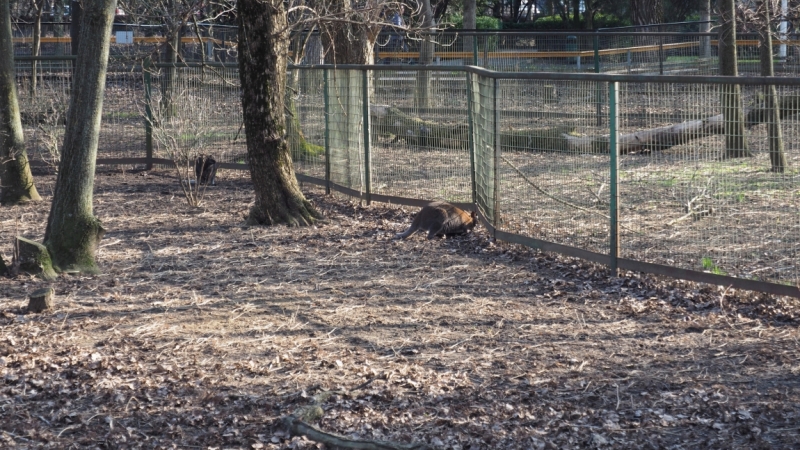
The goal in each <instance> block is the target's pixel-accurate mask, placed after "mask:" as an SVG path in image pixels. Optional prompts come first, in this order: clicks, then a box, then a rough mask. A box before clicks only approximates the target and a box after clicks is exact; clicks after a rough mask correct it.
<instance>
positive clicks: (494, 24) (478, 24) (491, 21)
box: [444, 14, 503, 30]
mask: <svg viewBox="0 0 800 450" xmlns="http://www.w3.org/2000/svg"><path fill="white" fill-rule="evenodd" d="M444 22H445V24H446V25H447V26H448V28H458V29H461V28H464V17H463V16H462V15H461V14H453V15H451V16H450V17H448V18H447V19H446V20H445V21H444ZM502 25H503V22H501V21H500V19H498V18H496V17H489V16H478V17H476V18H475V28H476V29H478V30H500V29H502Z"/></svg>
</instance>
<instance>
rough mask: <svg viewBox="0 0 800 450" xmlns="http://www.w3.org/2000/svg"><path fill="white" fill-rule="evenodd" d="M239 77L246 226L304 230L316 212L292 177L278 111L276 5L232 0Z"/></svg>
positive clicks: (281, 84)
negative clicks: (246, 169) (248, 188)
mask: <svg viewBox="0 0 800 450" xmlns="http://www.w3.org/2000/svg"><path fill="white" fill-rule="evenodd" d="M237 5H238V10H239V14H238V20H239V78H240V81H241V86H242V115H243V119H244V126H245V136H246V137H247V155H248V159H249V162H250V176H251V178H252V180H253V186H254V189H255V195H256V198H255V204H254V205H253V207H252V208H251V209H250V214H249V216H248V218H247V223H248V224H252V225H276V224H281V223H283V224H288V225H292V226H296V225H310V224H312V223H314V221H315V220H316V219H317V218H319V217H320V216H319V213H318V212H317V211H316V210H315V209H314V207H313V206H312V205H311V203H309V202H308V201H307V200H306V199H305V197H304V196H303V193H302V192H301V191H300V186H299V185H298V183H297V179H296V178H295V173H294V168H293V166H292V157H291V154H290V150H289V142H288V141H287V139H286V120H285V116H284V106H285V100H286V64H287V62H288V57H289V30H288V23H287V17H286V9H285V7H284V4H283V1H282V0H238V2H237Z"/></svg>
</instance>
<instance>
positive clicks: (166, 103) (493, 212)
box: [18, 64, 800, 297]
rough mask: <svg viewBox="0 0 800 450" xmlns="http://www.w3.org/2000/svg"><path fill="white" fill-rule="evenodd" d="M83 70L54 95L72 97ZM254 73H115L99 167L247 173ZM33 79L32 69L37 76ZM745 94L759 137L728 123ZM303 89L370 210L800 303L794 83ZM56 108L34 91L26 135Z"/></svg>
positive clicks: (396, 75)
mask: <svg viewBox="0 0 800 450" xmlns="http://www.w3.org/2000/svg"><path fill="white" fill-rule="evenodd" d="M44 67H45V66H44V65H42V69H43V70H44ZM70 67H71V66H70V65H63V64H62V65H60V66H56V65H54V66H53V67H51V68H48V69H47V71H46V72H44V75H41V78H40V79H39V80H38V81H39V83H38V84H37V86H39V88H40V89H43V90H44V89H50V90H52V92H54V93H55V92H59V93H63V95H64V96H67V97H68V93H69V84H70V83H69V81H70V77H71V73H70ZM236 70H237V69H236V67H235V66H233V67H232V66H230V65H224V64H207V65H200V64H178V65H166V64H145V65H143V66H139V67H138V68H137V67H128V68H126V69H125V71H124V72H122V74H120V75H114V76H111V77H109V80H110V81H109V86H111V87H113V89H107V91H106V97H107V98H106V102H105V105H104V106H105V107H106V108H105V110H104V113H103V114H104V115H103V117H104V119H106V118H111V120H104V123H103V129H102V132H101V143H100V153H99V154H100V160H99V161H98V163H101V164H136V165H140V166H145V167H146V166H152V165H153V164H169V163H170V162H171V158H172V156H171V155H170V152H175V151H176V149H182V150H180V151H185V152H188V153H189V154H195V153H197V154H210V155H213V156H214V157H215V158H216V159H217V160H218V161H220V162H221V166H222V167H223V168H228V169H246V168H247V165H246V160H247V158H246V149H245V142H244V132H243V130H242V129H241V127H242V122H241V111H240V110H241V108H240V106H239V95H240V88H239V85H238V76H237V73H236ZM30 76H31V75H30V73H28V72H26V71H25V68H24V67H22V70H20V69H18V77H19V79H20V83H23V82H24V80H25V79H26V78H29V77H30ZM37 76H39V75H37ZM732 83H735V84H736V85H738V86H739V87H740V89H739V90H740V91H741V94H740V103H741V105H742V117H743V118H742V126H741V127H731V126H726V122H727V123H731V122H736V120H735V119H734V117H736V116H734V115H731V113H730V111H729V109H730V108H728V107H726V106H725V105H726V103H725V102H726V101H727V100H725V99H726V98H729V94H726V93H727V92H730V91H731V89H730V87H731V86H732V85H733V84H732ZM289 85H290V89H289V92H288V93H287V102H286V111H287V113H286V114H287V129H288V130H289V132H288V134H287V136H288V137H289V138H290V140H291V148H292V153H293V159H294V162H295V169H296V171H297V174H298V178H299V179H301V180H302V181H304V182H308V183H312V184H317V185H320V186H322V187H324V188H326V189H327V190H328V191H329V192H331V191H335V192H340V193H344V194H346V195H350V196H354V197H358V198H362V199H364V200H365V201H367V202H370V201H381V202H392V203H397V204H407V205H422V204H424V203H425V202H427V201H432V200H446V201H450V202H454V203H457V204H461V205H464V206H467V207H475V208H477V209H478V211H479V213H480V217H481V219H482V223H483V225H484V226H485V227H486V229H487V230H488V234H489V235H490V236H492V237H494V238H496V239H499V240H502V241H507V242H513V243H519V244H523V245H527V246H530V247H535V248H540V249H544V250H547V251H556V252H560V253H563V254H566V255H571V256H576V257H580V258H584V259H587V260H591V261H595V262H598V263H600V264H605V265H607V266H608V267H610V268H611V269H613V270H615V271H616V270H636V271H642V272H649V273H656V274H663V275H668V276H672V277H676V278H682V279H688V280H694V281H701V282H707V283H714V284H719V285H725V286H732V287H735V288H742V289H752V290H759V291H764V292H769V293H773V294H780V295H791V296H796V297H800V289H798V284H800V267H798V265H797V264H796V261H798V260H800V148H799V146H800V123H799V121H798V118H799V117H800V80H798V79H796V78H788V77H783V78H782V77H771V78H761V77H737V78H729V77H716V76H661V77H652V76H642V75H618V74H595V73H588V74H577V73H512V72H493V71H490V70H486V69H481V68H476V67H447V68H442V67H439V66H425V67H421V66H407V65H381V66H338V67H332V66H317V67H291V68H290V72H289ZM767 86H774V87H775V90H776V91H777V104H779V105H780V109H779V114H772V113H771V110H770V108H768V105H769V104H770V103H769V102H768V101H767V99H768V98H769V97H768V95H769V94H768V93H769V92H770V91H769V90H767V89H766V88H765V87H767ZM42 92H45V91H42ZM46 92H50V91H46ZM38 95H43V94H41V93H39V94H38ZM38 95H37V96H35V97H37V98H38ZM59 95H61V94H59ZM52 106H53V105H52V104H51V103H46V102H45V103H41V104H40V103H36V101H35V100H34V97H29V96H28V94H25V95H23V96H22V108H21V109H22V110H23V113H24V114H26V115H27V116H26V117H27V120H26V121H25V124H26V132H27V133H33V132H34V130H35V129H38V128H40V127H41V126H42V123H41V121H40V120H43V119H42V118H44V119H46V117H47V114H46V113H47V111H48V108H51V107H52ZM36 108H40V109H39V110H37V109H36ZM42 108H43V109H42ZM726 108H727V109H726ZM42 113H45V114H44V115H42ZM57 127H58V124H53V125H52V128H53V129H57ZM778 129H779V130H780V131H781V136H782V139H781V140H778V139H777V137H776V134H775V130H778ZM732 130H733V131H732ZM732 132H736V133H744V134H743V135H742V136H740V139H730V138H729V135H730V134H731V133H732ZM726 133H727V135H726ZM170 140H172V141H173V142H175V143H176V144H175V145H174V146H173V147H168V146H167V145H165V143H166V142H170ZM123 141H124V145H123ZM779 141H780V143H782V146H778V145H777V143H778V142H779ZM731 142H739V143H740V144H739V145H741V146H744V147H745V148H740V149H735V150H737V151H736V152H732V150H731ZM36 145H37V144H32V146H33V147H34V148H33V149H32V151H31V154H32V157H33V159H34V161H42V160H45V157H44V156H43V154H42V153H43V152H42V151H40V149H38V148H37V147H36ZM778 150H780V152H779V151H778ZM778 154H780V155H782V157H783V160H782V161H783V162H779V163H776V161H780V159H779V158H777V155H778ZM734 156H736V157H734ZM739 156H743V157H739ZM221 178H224V174H223V176H222V177H221ZM473 205H474V206H473Z"/></svg>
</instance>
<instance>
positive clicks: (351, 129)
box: [328, 70, 367, 192]
mask: <svg viewBox="0 0 800 450" xmlns="http://www.w3.org/2000/svg"><path fill="white" fill-rule="evenodd" d="M362 82H363V74H362V71H360V70H332V71H330V72H329V75H328V93H329V96H330V97H329V99H328V104H329V110H330V114H329V116H328V126H329V127H330V129H329V130H328V134H329V136H328V140H329V146H330V174H331V181H332V182H334V183H336V184H339V185H341V186H344V187H346V188H350V189H355V190H356V191H359V192H365V191H366V185H367V183H366V179H365V172H364V170H365V165H366V161H365V153H364V103H363V92H362V89H363V85H362Z"/></svg>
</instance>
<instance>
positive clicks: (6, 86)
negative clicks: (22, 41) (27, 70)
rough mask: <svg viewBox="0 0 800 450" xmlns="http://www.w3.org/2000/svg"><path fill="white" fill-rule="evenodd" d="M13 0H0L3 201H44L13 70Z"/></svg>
mask: <svg viewBox="0 0 800 450" xmlns="http://www.w3.org/2000/svg"><path fill="white" fill-rule="evenodd" d="M9 2H10V0H0V203H2V204H4V205H6V204H16V203H24V202H28V201H36V200H41V197H39V193H38V192H36V186H34V184H33V175H31V168H30V165H29V164H28V154H27V153H26V152H25V140H24V138H23V134H22V120H21V118H20V114H19V103H18V101H17V84H16V80H15V73H14V44H13V42H12V40H11V39H12V37H11V9H10V5H9Z"/></svg>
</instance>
